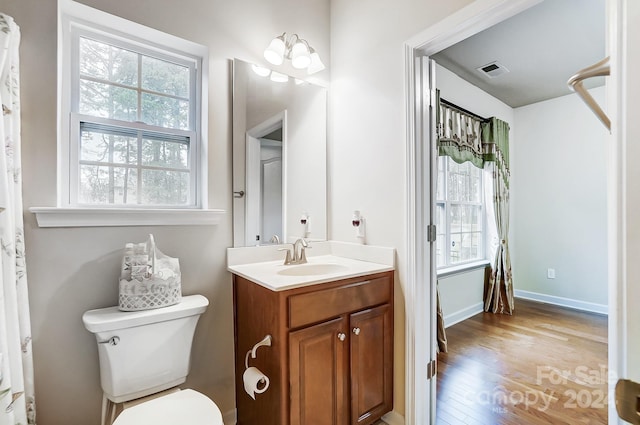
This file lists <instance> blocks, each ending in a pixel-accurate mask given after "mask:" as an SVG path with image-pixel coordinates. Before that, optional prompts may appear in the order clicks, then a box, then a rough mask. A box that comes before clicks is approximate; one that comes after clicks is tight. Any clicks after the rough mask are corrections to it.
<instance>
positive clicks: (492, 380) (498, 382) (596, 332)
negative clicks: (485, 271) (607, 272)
mask: <svg viewBox="0 0 640 425" xmlns="http://www.w3.org/2000/svg"><path fill="white" fill-rule="evenodd" d="M447 338H448V341H449V352H448V353H446V354H443V353H440V354H439V356H438V382H437V385H438V389H437V399H438V402H437V421H436V422H437V424H438V425H462V424H465V425H500V424H504V425H527V424H536V425H537V424H571V425H573V424H606V423H607V408H608V397H607V379H608V373H607V317H606V316H602V315H597V314H590V313H584V312H579V311H576V310H571V309H566V308H562V307H556V306H551V305H548V304H541V303H536V302H532V301H526V300H522V299H517V300H516V310H515V312H514V314H513V316H508V315H502V314H490V313H480V314H478V315H476V316H473V317H472V318H470V319H467V320H465V321H463V322H460V323H458V324H456V325H453V326H451V327H449V328H447Z"/></svg>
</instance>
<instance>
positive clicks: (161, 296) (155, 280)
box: [118, 235, 182, 311]
mask: <svg viewBox="0 0 640 425" xmlns="http://www.w3.org/2000/svg"><path fill="white" fill-rule="evenodd" d="M181 298H182V285H181V279H180V265H179V262H178V259H177V258H172V257H169V256H167V255H164V254H163V253H162V252H161V251H160V250H159V249H158V248H157V247H156V244H155V241H154V239H153V235H149V240H148V241H147V242H146V244H137V245H136V247H135V250H134V249H133V244H127V247H126V248H125V255H124V257H123V259H122V274H121V275H120V285H119V297H118V308H119V309H120V310H123V311H140V310H150V309H154V308H160V307H167V306H170V305H173V304H177V303H179V302H180V300H181Z"/></svg>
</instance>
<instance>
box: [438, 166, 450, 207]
mask: <svg viewBox="0 0 640 425" xmlns="http://www.w3.org/2000/svg"><path fill="white" fill-rule="evenodd" d="M448 159H449V157H447V156H440V157H438V182H437V185H436V199H439V200H444V199H445V198H444V195H445V193H444V184H445V180H444V179H445V171H446V164H447V162H446V161H447V160H448Z"/></svg>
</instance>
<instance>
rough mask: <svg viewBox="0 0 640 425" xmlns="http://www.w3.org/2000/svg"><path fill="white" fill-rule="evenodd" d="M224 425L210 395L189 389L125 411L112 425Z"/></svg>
mask: <svg viewBox="0 0 640 425" xmlns="http://www.w3.org/2000/svg"><path fill="white" fill-rule="evenodd" d="M176 424H185V425H186V424H188V425H224V423H223V422H222V414H221V413H220V409H218V406H216V404H215V403H214V402H213V401H211V399H209V398H208V397H207V396H205V395H204V394H201V393H199V392H197V391H194V390H190V389H186V390H182V391H177V392H175V393H171V394H168V395H165V396H162V397H158V398H155V399H153V400H149V401H146V402H144V403H141V404H138V405H136V406H133V407H130V408H128V409H125V410H123V411H122V413H121V414H120V415H119V416H118V417H117V418H116V420H115V422H113V425H176Z"/></svg>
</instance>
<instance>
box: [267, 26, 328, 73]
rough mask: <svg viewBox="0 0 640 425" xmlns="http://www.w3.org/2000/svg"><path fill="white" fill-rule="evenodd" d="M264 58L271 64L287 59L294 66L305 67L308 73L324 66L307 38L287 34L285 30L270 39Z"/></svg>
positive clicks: (280, 62) (319, 69)
mask: <svg viewBox="0 0 640 425" xmlns="http://www.w3.org/2000/svg"><path fill="white" fill-rule="evenodd" d="M264 58H265V59H266V60H267V61H269V63H271V64H273V65H282V63H283V62H284V60H285V59H288V60H290V61H291V65H293V67H294V68H297V69H305V68H306V69H307V73H308V74H314V73H316V72H319V71H322V70H323V69H324V68H325V66H324V64H323V63H322V61H321V60H320V55H318V52H316V51H315V50H314V49H313V47H311V46H310V45H309V43H308V42H307V40H303V39H302V38H300V37H298V34H291V35H287V33H286V32H284V33H282V35H280V36H278V37H276V38H274V39H273V40H271V43H270V44H269V46H268V47H267V48H266V49H265V51H264Z"/></svg>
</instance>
